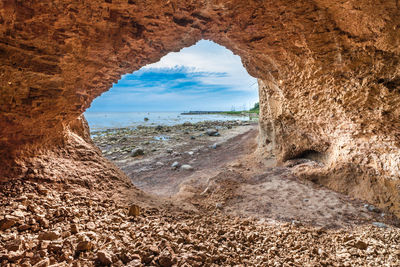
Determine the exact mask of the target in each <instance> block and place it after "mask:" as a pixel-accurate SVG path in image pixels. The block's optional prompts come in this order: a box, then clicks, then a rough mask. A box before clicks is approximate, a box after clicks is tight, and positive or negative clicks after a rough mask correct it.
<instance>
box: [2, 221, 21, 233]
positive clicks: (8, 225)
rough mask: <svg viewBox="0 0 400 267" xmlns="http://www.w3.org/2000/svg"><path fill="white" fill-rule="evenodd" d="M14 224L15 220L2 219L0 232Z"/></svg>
mask: <svg viewBox="0 0 400 267" xmlns="http://www.w3.org/2000/svg"><path fill="white" fill-rule="evenodd" d="M16 222H17V220H14V219H3V220H1V221H0V230H1V231H4V230H7V229H9V228H11V227H12V226H13V225H15V223H16Z"/></svg>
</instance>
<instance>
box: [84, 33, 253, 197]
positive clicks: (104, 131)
mask: <svg viewBox="0 0 400 267" xmlns="http://www.w3.org/2000/svg"><path fill="white" fill-rule="evenodd" d="M258 113H259V102H258V83H257V80H256V79H255V78H253V77H252V76H250V75H249V74H248V73H247V71H246V69H245V68H244V67H243V64H242V62H241V59H240V57H239V56H237V55H234V54H233V53H232V52H231V51H230V50H228V49H227V48H225V47H223V46H221V45H218V44H216V43H214V42H212V41H207V40H200V41H198V42H197V43H196V44H195V45H193V46H191V47H187V48H184V49H182V50H181V51H180V52H172V53H169V54H167V55H166V56H164V57H163V58H161V59H160V61H158V62H156V63H152V64H149V65H146V66H144V67H142V68H141V69H139V70H137V71H135V72H133V73H130V74H126V75H123V76H122V77H121V79H120V80H119V81H118V82H117V83H115V84H114V85H113V87H112V88H111V89H110V90H109V91H107V92H105V93H103V94H102V95H101V96H99V97H97V98H96V99H95V100H94V101H93V103H92V104H91V107H90V108H89V109H88V110H87V111H86V112H85V117H86V119H87V121H88V124H89V127H90V131H91V136H92V139H93V141H94V143H95V144H96V145H97V146H98V147H99V148H100V150H101V151H102V154H103V155H104V156H105V157H106V158H108V159H109V160H111V161H112V162H114V163H115V164H116V165H117V166H118V167H119V168H120V169H122V170H123V171H124V172H125V173H126V174H127V175H128V176H129V177H130V178H131V179H132V181H133V183H134V184H135V185H136V186H138V187H139V188H140V189H143V190H145V191H151V192H153V193H156V194H160V192H161V194H173V193H176V192H177V190H178V187H179V186H180V184H181V183H182V182H184V179H185V177H188V176H190V175H191V174H192V173H193V172H195V171H196V170H199V169H201V168H203V167H204V166H203V165H204V164H205V162H208V163H209V164H211V162H210V159H204V157H205V155H204V153H202V152H201V151H202V150H210V149H211V150H213V151H214V152H216V153H217V152H218V153H222V154H223V153H226V151H225V150H224V149H220V147H221V144H222V143H223V142H226V141H227V140H228V139H229V138H233V137H235V136H236V135H238V133H242V132H243V130H241V129H242V128H243V129H247V128H246V127H247V125H248V124H251V125H252V127H257V121H258ZM203 152H204V151H203ZM187 155H188V156H189V157H187ZM221 157H225V156H224V155H221ZM211 158H213V159H214V160H216V161H217V162H218V161H219V160H217V158H218V157H217V154H216V155H214V156H213V157H211ZM149 161H151V163H143V162H149ZM143 169H147V170H149V171H148V172H147V173H146V172H143V171H140V170H143ZM171 170H173V171H172V172H170V171H171ZM165 173H168V175H169V177H171V178H169V177H168V178H167V177H166V175H165ZM150 176H151V178H150ZM170 179H176V181H175V180H174V181H173V180H170ZM165 180H170V182H169V183H168V184H167V183H165Z"/></svg>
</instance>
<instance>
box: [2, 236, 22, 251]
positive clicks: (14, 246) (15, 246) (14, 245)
mask: <svg viewBox="0 0 400 267" xmlns="http://www.w3.org/2000/svg"><path fill="white" fill-rule="evenodd" d="M21 246H22V241H21V239H19V238H17V239H14V240H11V241H9V242H7V243H6V245H5V247H6V249H7V250H8V251H17V250H19V249H20V248H21Z"/></svg>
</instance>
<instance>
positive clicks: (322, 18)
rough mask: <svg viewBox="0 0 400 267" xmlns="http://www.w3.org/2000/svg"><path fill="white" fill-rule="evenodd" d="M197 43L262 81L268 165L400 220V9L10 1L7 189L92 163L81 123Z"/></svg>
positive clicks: (4, 78)
mask: <svg viewBox="0 0 400 267" xmlns="http://www.w3.org/2000/svg"><path fill="white" fill-rule="evenodd" d="M202 38H204V39H210V40H213V41H215V42H217V43H219V44H221V45H224V46H226V47H227V48H229V49H231V50H232V51H233V52H234V53H236V54H238V55H240V56H241V58H242V61H243V64H244V66H245V67H246V69H247V70H248V71H249V73H250V74H251V75H253V76H254V77H257V78H259V84H260V102H261V122H260V124H261V133H260V146H262V147H263V148H264V149H265V151H266V152H267V153H272V154H274V155H276V156H277V158H278V159H279V161H280V162H284V161H286V160H288V159H293V158H297V157H306V158H307V157H308V158H312V159H314V160H317V161H318V162H319V163H320V164H314V165H310V164H308V165H304V164H303V165H299V166H298V167H296V168H295V169H296V172H297V174H298V175H300V176H304V177H307V178H310V179H313V180H315V181H317V182H320V183H322V184H325V185H327V186H329V187H331V188H333V189H335V190H339V191H343V192H346V193H348V194H351V195H354V196H357V197H361V198H364V199H366V200H369V201H371V202H373V203H376V204H378V205H379V206H381V207H387V208H389V209H390V210H392V211H394V212H396V213H397V214H400V207H399V202H400V199H399V198H400V195H399V187H398V186H399V184H400V182H399V174H398V173H399V167H400V153H399V147H400V143H399V140H400V139H399V134H400V132H399V126H400V124H399V115H400V114H399V113H400V105H399V101H400V95H399V93H400V68H399V59H400V9H399V5H398V1H396V0H388V1H383V0H381V1H367V0H349V1H346V2H344V1H339V0H314V1H305V0H300V1H295V0H276V1H256V0H231V1H222V0H209V1H207V0H202V1H201V0H200V1H197V0H196V1H193V0H180V1H178V0H169V1H160V0H159V1H156V0H146V1H144V0H104V1H100V0H90V1H66V0H52V1H50V0H44V1H33V0H24V1H21V0H4V1H2V2H0V59H1V63H2V64H1V66H0V158H1V161H2V164H1V166H0V174H1V175H0V177H1V178H0V179H1V180H2V181H5V180H7V179H12V178H25V177H27V176H31V177H42V178H43V177H45V176H49V177H53V176H54V175H53V174H54V173H53V174H52V172H53V171H52V169H51V168H49V167H48V166H49V165H48V164H49V163H46V162H51V160H47V161H46V160H42V164H39V165H34V166H33V167H32V168H26V166H27V164H28V163H31V162H35V161H37V158H40V157H42V158H47V159H49V158H51V157H52V156H51V153H53V154H54V153H56V154H57V155H59V154H60V153H61V152H60V151H64V149H65V148H66V147H69V150H68V151H75V150H76V149H77V147H79V146H84V147H85V145H84V143H86V144H88V145H87V146H86V149H87V150H92V149H94V148H93V146H92V145H90V141H88V139H87V136H86V138H80V137H79V136H78V135H71V133H75V132H79V133H80V134H81V135H83V133H84V131H83V130H82V129H83V128H82V127H81V126H78V123H77V118H78V117H79V116H80V115H81V114H82V113H83V112H84V110H85V109H87V108H88V107H89V106H90V103H91V102H92V100H93V99H94V98H96V97H97V96H99V95H100V94H101V93H102V92H105V91H107V90H108V89H109V88H110V87H111V86H112V83H115V82H117V81H118V79H119V78H120V77H121V75H123V74H125V73H129V72H133V71H135V70H137V69H139V68H140V67H142V66H144V65H146V64H148V63H151V62H156V61H158V60H159V59H160V58H161V57H162V56H164V55H165V54H167V53H168V52H171V51H178V50H180V49H181V48H183V47H187V46H190V45H193V44H194V43H195V42H196V41H198V40H200V39H202ZM71 136H74V138H72V139H71ZM78 137H79V138H78ZM71 140H72V141H71ZM71 144H72V145H71ZM50 152H51V153H50ZM70 154H74V153H73V152H71V153H70ZM74 155H75V154H74ZM76 155H79V154H76ZM64 158H65V157H64ZM95 158H96V159H97V156H95ZM68 162H69V163H68V164H67V163H65V162H64V163H62V164H61V163H60V164H61V165H62V166H65V168H64V171H63V172H61V173H59V174H62V175H61V176H62V177H63V178H64V179H67V178H68V176H69V175H70V172H69V171H68V170H71V169H75V170H77V169H79V168H81V167H82V161H80V160H79V156H76V157H75V156H74V157H72V158H71V160H69V161H68ZM85 162H86V163H85V165H87V166H90V164H91V162H92V161H91V160H90V157H87V158H86V161H85ZM93 162H96V160H94V161H93ZM97 162H99V160H97ZM93 164H94V163H93ZM74 166H76V167H77V168H74ZM101 166H103V167H101ZM101 166H99V165H98V168H97V169H98V170H101V168H104V169H105V168H106V167H105V166H106V165H101ZM43 169H47V170H48V171H47V172H43V171H41V170H43ZM35 170H36V171H35ZM32 172H33V174H32ZM100 173H101V172H100ZM104 173H107V174H104V175H103V176H104V177H106V176H108V175H111V176H113V175H116V176H118V171H117V170H116V171H115V172H113V174H110V173H109V172H107V171H106V172H104ZM87 175H88V176H90V174H88V173H87ZM75 176H79V175H77V174H76V173H75Z"/></svg>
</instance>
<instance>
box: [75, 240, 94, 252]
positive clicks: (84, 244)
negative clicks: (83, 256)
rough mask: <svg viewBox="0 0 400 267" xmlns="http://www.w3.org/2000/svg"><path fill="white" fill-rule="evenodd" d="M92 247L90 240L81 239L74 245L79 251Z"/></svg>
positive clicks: (88, 249)
mask: <svg viewBox="0 0 400 267" xmlns="http://www.w3.org/2000/svg"><path fill="white" fill-rule="evenodd" d="M93 247H94V245H93V243H92V242H90V241H81V242H79V243H78V245H77V246H76V250H77V251H79V252H81V251H90V250H92V249H93Z"/></svg>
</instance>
